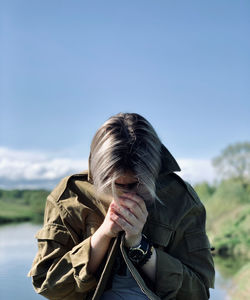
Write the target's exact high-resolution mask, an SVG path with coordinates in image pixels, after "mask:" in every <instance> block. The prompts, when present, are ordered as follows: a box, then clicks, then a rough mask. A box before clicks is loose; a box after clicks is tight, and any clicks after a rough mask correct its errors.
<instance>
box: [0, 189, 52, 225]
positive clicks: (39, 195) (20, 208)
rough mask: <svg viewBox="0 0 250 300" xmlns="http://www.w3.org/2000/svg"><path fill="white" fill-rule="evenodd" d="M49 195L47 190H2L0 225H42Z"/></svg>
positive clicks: (0, 195) (0, 196)
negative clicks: (17, 223)
mask: <svg viewBox="0 0 250 300" xmlns="http://www.w3.org/2000/svg"><path fill="white" fill-rule="evenodd" d="M48 194H49V192H48V191H46V190H11V191H7V190H0V224H5V223H10V222H23V221H30V222H35V223H41V222H42V221H43V212H44V206H45V201H46V197H47V196H48Z"/></svg>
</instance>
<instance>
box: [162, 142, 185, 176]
mask: <svg viewBox="0 0 250 300" xmlns="http://www.w3.org/2000/svg"><path fill="white" fill-rule="evenodd" d="M179 171H181V168H180V167H179V165H178V163H177V161H176V160H175V158H174V157H173V155H172V154H171V153H170V152H169V151H168V149H167V148H166V147H165V146H164V145H163V144H161V169H160V172H159V174H161V173H164V174H168V173H172V172H179Z"/></svg>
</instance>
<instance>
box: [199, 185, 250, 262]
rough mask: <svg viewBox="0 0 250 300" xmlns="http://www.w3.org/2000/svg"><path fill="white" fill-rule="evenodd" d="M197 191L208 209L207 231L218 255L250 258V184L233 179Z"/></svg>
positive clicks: (202, 186)
mask: <svg viewBox="0 0 250 300" xmlns="http://www.w3.org/2000/svg"><path fill="white" fill-rule="evenodd" d="M195 189H196V191H197V193H198V195H199V196H200V198H201V199H202V201H203V203H204V205H205V207H206V210H207V232H208V235H209V237H210V241H211V244H212V245H213V246H214V247H215V248H216V253H217V254H218V255H219V256H223V257H227V256H235V257H244V258H245V259H246V260H248V259H250V235H249V233H250V184H249V185H243V184H242V183H241V182H238V181H236V180H232V179H231V180H227V181H223V182H221V183H220V185H218V186H217V187H212V186H209V185H208V184H207V183H203V184H200V185H197V186H196V187H195Z"/></svg>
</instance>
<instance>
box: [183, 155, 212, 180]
mask: <svg viewBox="0 0 250 300" xmlns="http://www.w3.org/2000/svg"><path fill="white" fill-rule="evenodd" d="M178 164H179V166H180V168H181V172H179V173H178V175H180V176H181V177H182V178H183V179H184V180H186V181H188V182H190V183H191V184H196V183H199V182H202V181H207V182H209V183H213V182H214V181H215V180H216V176H215V171H214V168H213V166H212V163H211V160H209V159H188V158H184V159H178Z"/></svg>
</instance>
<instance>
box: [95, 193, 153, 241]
mask: <svg viewBox="0 0 250 300" xmlns="http://www.w3.org/2000/svg"><path fill="white" fill-rule="evenodd" d="M147 217H148V211H147V208H146V205H145V202H144V200H143V199H142V198H141V197H140V196H138V195H137V194H135V193H124V194H122V195H121V196H119V197H118V198H117V199H116V200H112V202H111V203H110V206H109V209H108V212H107V215H106V217H105V219H104V222H103V224H102V225H101V227H103V230H104V234H105V235H106V236H108V237H116V236H117V235H118V233H119V232H120V231H124V232H125V246H127V247H135V246H137V245H139V244H140V241H141V237H142V229H143V227H144V224H145V223H146V220H147Z"/></svg>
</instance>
